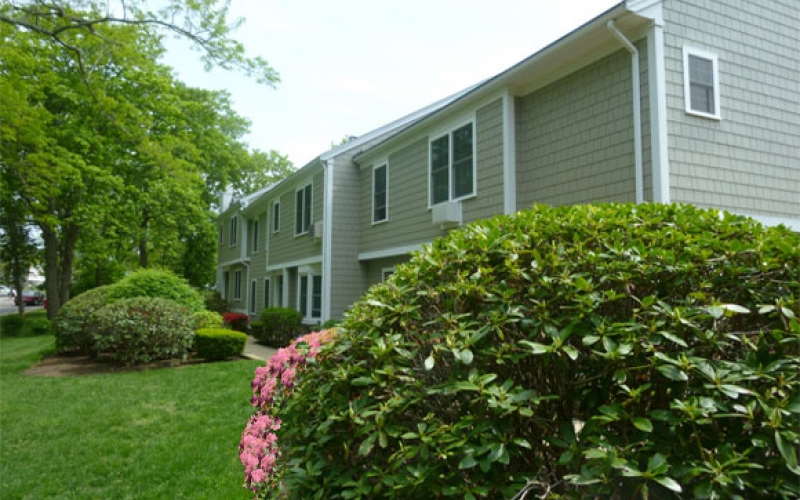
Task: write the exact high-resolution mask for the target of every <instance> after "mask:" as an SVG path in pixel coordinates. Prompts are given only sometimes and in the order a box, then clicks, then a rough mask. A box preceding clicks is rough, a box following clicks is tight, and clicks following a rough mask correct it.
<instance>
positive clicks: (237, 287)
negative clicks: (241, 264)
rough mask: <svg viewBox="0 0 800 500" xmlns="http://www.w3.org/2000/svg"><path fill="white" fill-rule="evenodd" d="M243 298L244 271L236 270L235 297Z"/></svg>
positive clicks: (234, 278)
mask: <svg viewBox="0 0 800 500" xmlns="http://www.w3.org/2000/svg"><path fill="white" fill-rule="evenodd" d="M241 298H242V272H241V271H236V272H235V273H233V299H234V300H241Z"/></svg>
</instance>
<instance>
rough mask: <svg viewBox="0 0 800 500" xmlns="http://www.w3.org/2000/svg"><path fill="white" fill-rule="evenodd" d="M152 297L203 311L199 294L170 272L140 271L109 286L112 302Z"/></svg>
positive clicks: (194, 310) (157, 270) (202, 303)
mask: <svg viewBox="0 0 800 500" xmlns="http://www.w3.org/2000/svg"><path fill="white" fill-rule="evenodd" d="M134 297H153V298H156V297H158V298H162V299H170V300H173V301H175V302H177V303H178V304H182V305H184V306H186V307H188V308H189V309H190V310H191V311H192V312H197V311H202V310H204V309H205V304H204V302H203V297H202V295H200V292H198V291H197V290H195V289H194V288H192V287H191V286H190V285H189V284H188V283H187V282H186V280H185V279H183V278H181V277H179V276H177V275H175V274H173V273H172V272H170V271H164V270H160V269H140V270H138V271H136V272H134V273H131V274H129V275H128V276H125V277H124V278H123V279H122V280H120V281H119V282H117V283H115V284H113V285H111V288H110V289H109V298H110V299H112V300H119V299H132V298H134Z"/></svg>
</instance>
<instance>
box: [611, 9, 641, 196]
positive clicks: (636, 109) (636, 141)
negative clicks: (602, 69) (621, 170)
mask: <svg viewBox="0 0 800 500" xmlns="http://www.w3.org/2000/svg"><path fill="white" fill-rule="evenodd" d="M606 27H607V28H608V31H609V32H611V35H613V36H614V38H616V39H617V41H619V43H620V44H622V46H623V47H625V49H626V50H627V51H628V52H630V53H631V80H632V81H633V163H634V170H635V181H636V203H642V202H643V201H644V167H643V165H642V104H641V95H640V94H641V90H640V89H641V83H640V81H639V79H640V76H639V51H638V50H637V49H636V46H634V45H633V43H631V41H630V40H628V39H627V38H626V37H625V35H623V34H622V32H620V31H619V30H618V29H617V27H616V25H615V24H614V20H613V19H611V20H609V21H608V23H607V24H606Z"/></svg>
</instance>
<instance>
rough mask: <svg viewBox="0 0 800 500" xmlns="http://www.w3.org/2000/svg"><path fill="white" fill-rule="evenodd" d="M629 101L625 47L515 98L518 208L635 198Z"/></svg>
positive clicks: (629, 80) (628, 59) (630, 88)
mask: <svg viewBox="0 0 800 500" xmlns="http://www.w3.org/2000/svg"><path fill="white" fill-rule="evenodd" d="M639 45H640V46H641V45H642V44H641V43H640V44H639ZM642 52H644V51H642ZM631 100H632V85H631V59H630V55H629V54H628V52H626V51H624V50H619V51H617V52H615V53H613V54H611V55H609V56H607V57H605V58H603V59H601V60H599V61H596V62H594V63H592V64H590V65H588V66H586V67H584V68H582V69H580V70H578V71H576V72H574V73H572V74H570V75H569V76H566V77H564V78H562V79H560V80H558V81H556V82H554V83H552V84H550V85H548V86H546V87H544V88H542V89H540V90H537V91H535V92H533V93H531V94H529V95H527V96H525V97H523V98H520V99H518V100H517V123H516V128H517V141H518V142H517V206H518V207H519V208H520V209H524V208H527V207H529V206H531V204H533V203H546V204H553V205H567V204H577V203H589V202H603V201H608V202H610V201H620V202H626V201H634V199H635V187H634V160H633V111H632V110H633V105H632V103H631Z"/></svg>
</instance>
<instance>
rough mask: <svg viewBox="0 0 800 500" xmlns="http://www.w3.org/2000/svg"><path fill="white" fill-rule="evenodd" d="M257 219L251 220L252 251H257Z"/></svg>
mask: <svg viewBox="0 0 800 500" xmlns="http://www.w3.org/2000/svg"><path fill="white" fill-rule="evenodd" d="M258 222H259V221H258V219H256V220H254V221H253V253H256V252H258Z"/></svg>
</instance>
